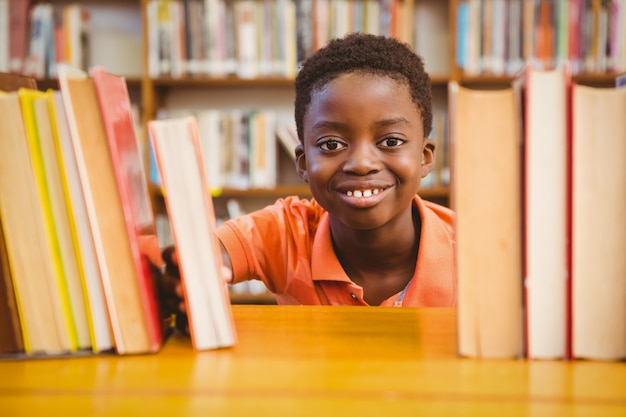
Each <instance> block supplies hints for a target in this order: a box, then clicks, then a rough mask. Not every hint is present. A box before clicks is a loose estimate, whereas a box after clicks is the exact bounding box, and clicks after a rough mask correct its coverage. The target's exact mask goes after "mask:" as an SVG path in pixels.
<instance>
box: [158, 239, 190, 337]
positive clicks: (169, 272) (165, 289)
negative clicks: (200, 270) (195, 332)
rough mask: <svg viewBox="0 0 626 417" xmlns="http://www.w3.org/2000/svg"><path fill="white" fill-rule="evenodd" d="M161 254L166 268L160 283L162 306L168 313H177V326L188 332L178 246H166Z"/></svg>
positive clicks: (163, 270)
mask: <svg viewBox="0 0 626 417" xmlns="http://www.w3.org/2000/svg"><path fill="white" fill-rule="evenodd" d="M161 256H162V258H163V261H164V268H162V270H161V280H160V283H159V299H160V302H161V308H162V309H163V310H165V311H166V312H167V313H168V314H175V315H176V327H177V328H178V329H179V330H180V331H182V332H183V333H185V334H188V333H189V328H188V321H187V306H186V304H185V293H184V291H183V286H182V283H181V281H180V271H179V269H178V257H177V256H176V248H175V247H174V246H169V247H167V248H165V249H164V250H163V252H162V253H161Z"/></svg>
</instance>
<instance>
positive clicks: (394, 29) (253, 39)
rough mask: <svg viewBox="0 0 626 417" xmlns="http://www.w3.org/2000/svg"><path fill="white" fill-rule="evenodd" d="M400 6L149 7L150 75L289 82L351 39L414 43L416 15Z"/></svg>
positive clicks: (196, 3) (362, 1) (276, 2)
mask: <svg viewBox="0 0 626 417" xmlns="http://www.w3.org/2000/svg"><path fill="white" fill-rule="evenodd" d="M407 4H408V3H405V2H402V1H399V0H382V1H379V0H318V1H312V0H299V1H294V0H265V1H256V0H235V1H227V0H190V1H170V0H151V1H149V2H148V4H147V22H146V24H147V28H148V72H149V75H150V76H151V77H159V76H172V77H181V76H184V75H188V74H189V75H210V76H224V75H236V76H238V77H240V78H255V77H267V76H278V77H286V78H293V77H294V76H295V74H296V71H297V64H298V62H300V61H302V60H303V59H305V58H306V57H307V56H309V55H310V54H312V53H313V52H314V51H316V50H317V49H319V48H320V47H322V46H324V45H325V44H326V43H327V42H328V40H329V39H331V38H335V37H342V36H344V35H345V34H347V33H350V32H357V31H358V32H366V33H375V34H385V35H389V36H395V37H398V38H401V39H403V40H405V41H406V42H408V43H411V44H412V43H413V40H414V39H413V37H414V35H413V27H414V26H413V19H412V17H413V11H412V10H408V7H409V6H408V5H407Z"/></svg>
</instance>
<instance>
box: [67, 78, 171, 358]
mask: <svg viewBox="0 0 626 417" xmlns="http://www.w3.org/2000/svg"><path fill="white" fill-rule="evenodd" d="M57 70H58V74H59V82H60V87H61V93H62V95H63V101H64V104H65V109H66V112H67V118H68V124H69V130H70V136H71V138H72V142H73V145H74V150H75V153H76V160H77V165H78V172H79V177H80V180H81V185H82V189H83V194H84V198H85V202H86V206H87V213H88V218H89V222H90V225H91V229H92V232H93V239H94V243H95V248H96V254H97V259H98V265H99V268H100V274H101V279H102V284H103V288H104V294H105V299H106V302H107V308H108V312H109V318H110V322H111V327H112V332H113V336H114V340H115V347H116V350H117V352H118V353H120V354H132V353H148V352H155V351H157V350H158V349H159V348H160V342H161V341H160V340H155V338H154V333H153V332H151V325H150V322H151V320H152V318H151V317H149V316H148V315H147V314H146V311H147V310H148V309H146V308H145V307H144V296H143V291H142V289H141V288H140V286H141V285H142V282H143V279H142V278H141V277H140V276H138V273H137V271H138V266H137V263H138V262H140V259H137V258H136V257H135V256H134V255H135V253H136V252H135V250H134V249H133V247H132V245H133V244H136V242H133V241H131V239H130V238H129V233H128V228H127V223H126V217H125V215H124V210H125V208H124V204H125V203H128V202H125V201H123V200H122V198H121V197H120V193H119V190H118V184H117V180H116V175H115V169H114V166H113V164H114V162H113V161H112V158H111V153H110V150H109V144H108V139H107V131H106V128H105V125H104V122H103V118H102V113H101V110H100V104H99V101H98V95H97V91H96V87H95V85H94V80H93V79H92V78H90V77H89V76H88V74H87V73H85V72H83V71H81V70H79V69H76V68H74V67H68V66H59V67H58V68H57ZM139 268H141V267H139Z"/></svg>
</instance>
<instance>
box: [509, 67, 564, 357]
mask: <svg viewBox="0 0 626 417" xmlns="http://www.w3.org/2000/svg"><path fill="white" fill-rule="evenodd" d="M517 82H520V83H521V86H520V88H521V91H522V92H523V103H524V123H523V124H524V169H523V172H524V181H523V190H522V192H523V202H524V222H523V224H524V265H523V268H524V291H525V315H526V322H525V327H526V356H527V357H528V358H529V359H568V358H569V357H570V354H569V352H570V347H571V344H570V340H569V339H570V338H569V325H570V309H569V297H570V281H569V244H570V237H569V232H570V229H569V200H568V198H569V193H568V186H569V184H568V181H569V158H568V157H567V155H568V148H569V138H570V137H569V109H570V101H569V93H570V87H571V81H570V75H569V68H568V67H566V66H562V67H559V68H555V69H552V70H539V69H536V68H534V67H532V66H527V67H526V68H525V70H524V72H523V73H522V74H521V75H520V78H518V80H517Z"/></svg>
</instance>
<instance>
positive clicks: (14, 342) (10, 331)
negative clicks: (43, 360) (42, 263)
mask: <svg viewBox="0 0 626 417" xmlns="http://www.w3.org/2000/svg"><path fill="white" fill-rule="evenodd" d="M0 220H2V219H0ZM0 323H2V325H1V326H0V354H9V353H19V352H23V351H24V341H23V339H22V328H21V326H20V314H19V311H18V309H17V300H16V299H15V289H14V287H13V277H12V274H11V265H10V264H9V254H8V253H7V246H6V242H5V239H4V229H3V227H2V222H1V221H0Z"/></svg>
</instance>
